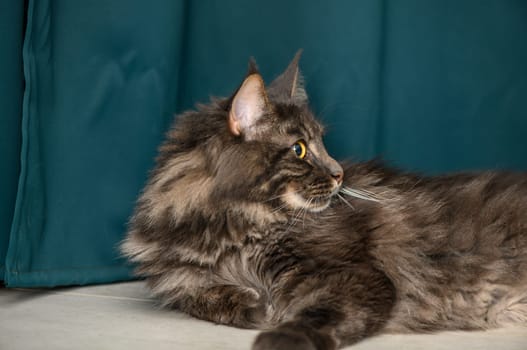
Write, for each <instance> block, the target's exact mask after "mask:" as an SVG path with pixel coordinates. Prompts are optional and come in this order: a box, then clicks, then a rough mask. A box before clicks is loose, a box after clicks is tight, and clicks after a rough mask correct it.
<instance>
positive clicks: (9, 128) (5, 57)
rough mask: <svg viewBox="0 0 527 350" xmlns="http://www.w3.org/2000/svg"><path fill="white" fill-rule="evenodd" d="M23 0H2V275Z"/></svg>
mask: <svg viewBox="0 0 527 350" xmlns="http://www.w3.org/2000/svg"><path fill="white" fill-rule="evenodd" d="M24 24H25V15H24V1H15V2H8V1H0V52H2V54H1V55H0V159H1V161H0V279H1V276H3V274H4V269H5V266H4V263H5V256H6V253H7V247H8V244H9V232H10V230H11V221H12V217H13V210H14V206H15V200H16V192H17V184H18V177H19V173H20V144H21V129H20V122H21V118H22V117H21V116H22V97H23V93H24V79H23V71H22V42H23V38H22V37H23V33H24Z"/></svg>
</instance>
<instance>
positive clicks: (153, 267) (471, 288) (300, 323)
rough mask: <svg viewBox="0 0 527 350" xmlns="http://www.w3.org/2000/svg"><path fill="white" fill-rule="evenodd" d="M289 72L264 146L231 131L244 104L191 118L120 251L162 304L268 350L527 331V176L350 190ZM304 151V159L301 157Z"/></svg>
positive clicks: (451, 178)
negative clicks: (297, 147)
mask: <svg viewBox="0 0 527 350" xmlns="http://www.w3.org/2000/svg"><path fill="white" fill-rule="evenodd" d="M295 59H296V60H298V59H297V58H295ZM255 69H256V68H253V71H251V72H252V73H251V74H255V73H254V70H255ZM284 74H285V75H283V76H281V77H279V79H277V82H276V83H274V84H272V85H271V87H270V90H271V91H269V101H267V102H266V103H268V105H267V106H266V108H267V112H266V113H265V115H262V116H261V118H260V119H259V121H258V125H256V126H255V127H257V128H258V130H261V133H259V134H258V137H257V138H251V140H245V139H244V138H243V135H242V136H237V135H233V133H232V132H231V131H230V130H229V127H228V123H227V120H228V118H229V113H230V112H231V111H230V103H231V101H232V98H230V99H224V100H214V101H212V102H211V103H210V104H208V105H201V106H199V107H198V108H197V110H196V111H189V112H186V113H184V114H183V115H181V116H179V117H178V118H177V120H176V122H175V124H174V127H173V128H172V129H171V131H170V132H169V133H168V135H167V139H166V141H165V142H164V143H163V145H162V146H161V148H160V152H159V157H158V160H157V165H156V167H155V169H154V170H153V171H152V174H151V177H150V179H149V182H148V184H147V185H146V187H145V189H144V191H143V193H142V195H141V196H140V198H139V200H138V203H137V207H136V210H135V213H134V215H133V217H132V219H131V223H130V228H129V232H128V235H127V237H126V239H125V241H124V242H123V244H122V251H123V252H124V253H125V254H126V256H128V257H129V259H130V260H131V261H133V262H135V263H137V265H138V269H137V273H138V275H141V276H146V278H147V281H148V284H149V286H150V287H151V289H152V292H153V293H154V294H155V295H157V296H158V297H159V299H160V300H161V301H162V302H163V303H164V304H165V305H167V306H170V307H174V308H178V309H180V310H183V311H184V312H187V313H189V314H191V315H193V316H195V317H198V318H202V319H205V320H210V321H212V322H216V323H222V324H227V325H233V326H237V327H244V328H259V329H262V330H266V331H265V332H263V333H261V334H260V335H259V336H258V337H257V339H256V341H255V343H254V346H253V348H254V349H334V348H337V347H340V346H343V345H346V344H351V343H354V342H357V341H359V340H361V339H363V338H365V337H367V336H371V335H374V334H378V333H381V332H430V331H437V330H454V329H488V328H494V327H501V326H505V325H509V324H515V325H526V324H527V214H526V213H527V175H526V174H519V173H496V172H486V173H478V174H457V175H448V176H438V177H426V176H418V175H415V174H407V173H403V172H400V171H396V170H392V169H389V168H386V167H384V166H383V165H381V164H379V163H377V162H367V163H355V164H349V165H347V166H345V167H344V176H343V183H342V184H341V183H340V182H339V181H341V180H340V179H339V176H341V175H340V174H339V169H341V170H342V168H340V166H338V165H336V162H335V161H334V160H333V159H332V158H331V157H329V156H328V155H327V153H326V151H325V149H324V147H323V144H322V134H323V128H322V126H321V125H320V124H319V123H318V122H317V121H316V120H315V118H314V117H313V115H312V114H311V112H310V110H309V108H308V106H307V99H306V98H303V95H302V94H305V91H303V88H302V87H301V86H289V85H288V86H284V85H283V84H295V82H296V81H301V80H302V79H301V75H299V72H298V70H297V68H296V63H294V65H292V66H291V65H290V67H288V69H287V70H286V72H285V73H284ZM292 77H294V79H293V78H292ZM273 86H274V87H273ZM280 91H289V92H291V91H298V93H299V94H300V95H299V96H301V97H302V98H300V99H299V98H297V97H295V96H284V95H280ZM299 101H300V102H299ZM299 139H302V140H305V141H306V142H307V143H308V145H309V147H310V150H309V152H310V153H309V156H308V157H306V159H299V158H298V157H296V155H295V154H294V153H293V152H292V151H291V145H292V144H293V143H294V142H296V141H297V140H299ZM335 179H337V180H335ZM335 184H338V188H337V190H335V188H336V186H337V185H335Z"/></svg>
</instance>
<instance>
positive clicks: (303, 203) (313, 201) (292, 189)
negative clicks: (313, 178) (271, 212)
mask: <svg viewBox="0 0 527 350" xmlns="http://www.w3.org/2000/svg"><path fill="white" fill-rule="evenodd" d="M338 191H339V186H336V187H335V188H332V189H328V190H326V191H323V192H320V191H317V193H316V194H311V195H309V194H306V193H304V191H300V190H299V189H297V188H296V186H294V185H289V186H287V188H286V191H285V193H284V195H283V196H282V198H283V201H284V202H285V203H286V204H287V205H288V206H289V207H291V208H292V209H303V210H307V211H310V212H314V213H317V212H321V211H323V210H324V209H326V208H327V207H329V204H330V203H331V199H332V198H333V196H334V195H336V194H337V193H338Z"/></svg>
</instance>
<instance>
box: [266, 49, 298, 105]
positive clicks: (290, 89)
mask: <svg viewBox="0 0 527 350" xmlns="http://www.w3.org/2000/svg"><path fill="white" fill-rule="evenodd" d="M301 55H302V50H301V49H300V50H298V52H297V53H296V55H295V57H293V60H292V61H291V63H289V66H287V68H286V70H285V71H284V72H283V73H282V74H280V75H279V76H278V77H277V78H276V79H275V80H274V81H273V82H272V83H271V84H270V85H269V88H268V89H267V92H268V94H269V97H271V98H273V99H275V100H277V101H283V102H289V103H293V104H296V105H300V106H302V105H305V104H307V102H308V100H307V94H306V90H305V89H304V78H303V76H302V74H301V73H300V70H299V69H298V61H299V60H300V56H301Z"/></svg>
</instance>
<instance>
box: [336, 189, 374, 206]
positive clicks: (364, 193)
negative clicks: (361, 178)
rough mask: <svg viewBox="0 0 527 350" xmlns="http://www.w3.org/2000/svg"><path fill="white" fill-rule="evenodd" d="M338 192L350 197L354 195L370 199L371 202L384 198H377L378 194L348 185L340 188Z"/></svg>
mask: <svg viewBox="0 0 527 350" xmlns="http://www.w3.org/2000/svg"><path fill="white" fill-rule="evenodd" d="M340 193H343V194H345V195H348V196H350V197H355V198H359V199H363V200H366V201H372V202H381V201H382V200H384V199H383V198H379V196H378V195H376V194H374V193H373V192H370V191H364V190H356V189H353V188H350V187H343V188H341V189H340Z"/></svg>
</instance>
